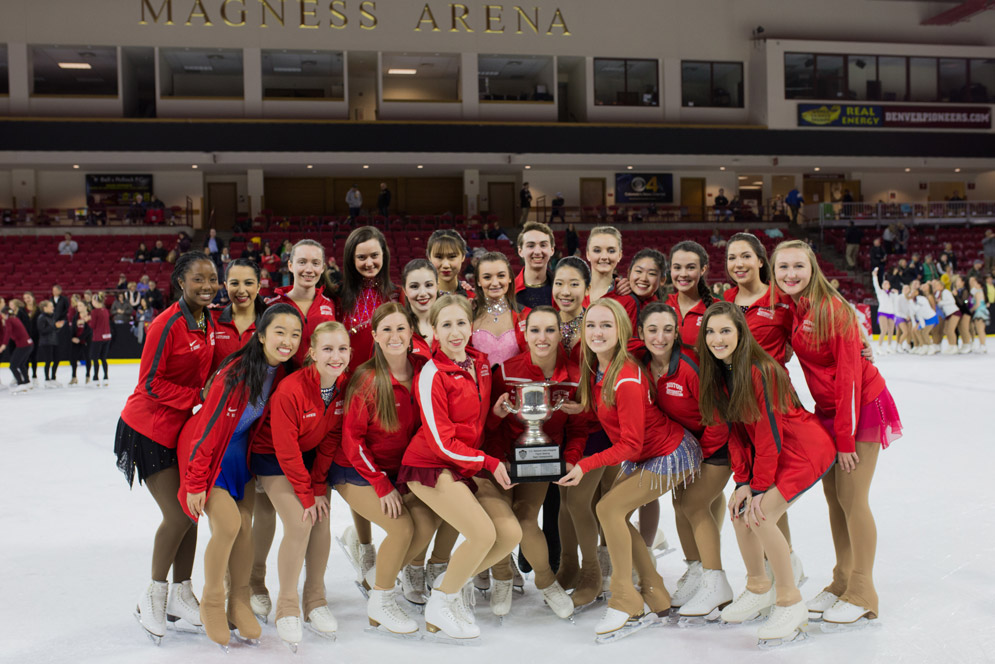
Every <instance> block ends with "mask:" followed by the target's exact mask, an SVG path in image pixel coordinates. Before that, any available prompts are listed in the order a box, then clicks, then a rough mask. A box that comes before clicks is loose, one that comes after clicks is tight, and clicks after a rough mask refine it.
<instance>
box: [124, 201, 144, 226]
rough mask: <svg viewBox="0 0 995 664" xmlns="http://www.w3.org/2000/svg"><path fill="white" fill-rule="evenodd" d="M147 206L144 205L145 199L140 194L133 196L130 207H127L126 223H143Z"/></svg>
mask: <svg viewBox="0 0 995 664" xmlns="http://www.w3.org/2000/svg"><path fill="white" fill-rule="evenodd" d="M147 209H148V206H147V205H146V204H145V197H144V196H142V195H141V194H138V195H137V196H135V200H134V201H132V203H131V205H130V206H129V207H128V214H127V216H126V218H127V220H128V223H131V224H141V223H144V221H145V211H146V210H147Z"/></svg>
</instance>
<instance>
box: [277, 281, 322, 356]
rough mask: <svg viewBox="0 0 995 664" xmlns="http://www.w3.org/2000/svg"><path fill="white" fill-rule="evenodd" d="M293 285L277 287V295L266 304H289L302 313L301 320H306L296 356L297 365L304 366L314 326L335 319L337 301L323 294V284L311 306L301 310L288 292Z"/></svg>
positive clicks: (315, 291) (316, 292)
mask: <svg viewBox="0 0 995 664" xmlns="http://www.w3.org/2000/svg"><path fill="white" fill-rule="evenodd" d="M292 288H293V286H284V287H283V288H277V289H276V295H274V296H273V297H271V298H270V299H268V300H266V304H268V305H270V306H272V305H274V304H280V303H283V304H289V305H290V306H292V307H293V308H294V309H297V312H298V313H299V314H300V315H301V320H303V321H304V329H303V330H302V334H301V345H300V346H299V347H298V348H297V354H296V355H295V356H294V364H295V366H298V367H302V366H304V360H305V358H307V352H308V350H310V348H311V335H312V334H314V328H316V327H318V326H319V325H321V324H322V323H324V322H325V321H331V320H335V303H334V302H332V301H331V300H329V299H328V298H327V297H325V296H324V295H323V294H322V291H323V290H324V287H323V286H318V287H317V288H315V290H314V300H313V301H312V302H311V307H310V308H309V309H308V310H307V311H306V312H304V311H301V308H300V307H298V306H297V305H296V304H294V301H293V300H291V299H290V298H289V297H288V296H287V293H289V292H290V291H291V289H292Z"/></svg>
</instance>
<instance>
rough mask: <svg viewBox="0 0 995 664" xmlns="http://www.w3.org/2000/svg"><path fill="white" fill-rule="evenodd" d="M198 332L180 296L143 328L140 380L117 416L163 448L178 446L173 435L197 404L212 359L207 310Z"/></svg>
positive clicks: (176, 434) (211, 334) (212, 321)
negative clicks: (204, 320)
mask: <svg viewBox="0 0 995 664" xmlns="http://www.w3.org/2000/svg"><path fill="white" fill-rule="evenodd" d="M205 317H206V322H207V330H206V331H201V329H200V328H199V327H198V326H197V321H196V320H194V317H193V315H192V314H191V313H190V309H189V307H187V304H186V302H185V301H184V300H183V299H180V300H179V301H178V302H176V303H174V304H171V305H170V306H168V307H166V309H165V310H164V311H163V312H162V313H161V314H159V315H158V316H156V317H155V320H153V321H152V324H151V325H149V329H148V330H147V331H146V333H145V346H144V347H143V348H142V362H141V365H140V367H139V369H138V385H137V386H136V387H135V391H134V392H133V393H132V394H131V396H130V397H128V402H127V403H126V404H125V406H124V410H123V411H121V419H123V420H124V423H125V424H127V425H128V426H129V427H131V428H132V429H134V430H135V431H137V432H138V433H140V434H142V435H143V436H146V437H148V438H151V439H152V440H154V441H155V442H157V443H159V444H160V445H162V446H163V447H169V448H174V449H175V448H176V439H177V437H178V436H179V435H180V429H182V428H183V424H184V422H186V421H187V419H189V418H190V414H191V413H190V411H191V410H193V407H194V406H196V405H197V404H199V403H200V391H201V389H202V388H203V387H204V383H205V382H206V381H207V377H208V375H210V371H211V361H212V359H213V358H214V319H213V318H211V316H210V315H209V314H207V313H206V312H205Z"/></svg>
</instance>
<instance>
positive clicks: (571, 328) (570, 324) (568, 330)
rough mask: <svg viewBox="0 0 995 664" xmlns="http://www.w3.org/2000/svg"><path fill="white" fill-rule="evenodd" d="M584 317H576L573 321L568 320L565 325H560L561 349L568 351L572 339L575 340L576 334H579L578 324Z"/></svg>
mask: <svg viewBox="0 0 995 664" xmlns="http://www.w3.org/2000/svg"><path fill="white" fill-rule="evenodd" d="M583 319H584V316H583V315H581V316H577V317H576V318H574V319H573V320H568V321H567V322H566V323H560V335H561V336H562V337H563V347H564V348H566V349H568V350H569V349H570V347H571V346H572V345H573V341H574V339H576V338H577V334H578V333H579V332H580V324H581V322H582V321H583Z"/></svg>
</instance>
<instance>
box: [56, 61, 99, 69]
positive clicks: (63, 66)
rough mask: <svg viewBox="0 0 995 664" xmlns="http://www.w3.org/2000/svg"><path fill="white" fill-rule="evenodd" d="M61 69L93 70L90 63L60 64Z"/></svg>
mask: <svg viewBox="0 0 995 664" xmlns="http://www.w3.org/2000/svg"><path fill="white" fill-rule="evenodd" d="M59 69H93V67H91V66H90V63H89V62H60V63H59Z"/></svg>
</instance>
